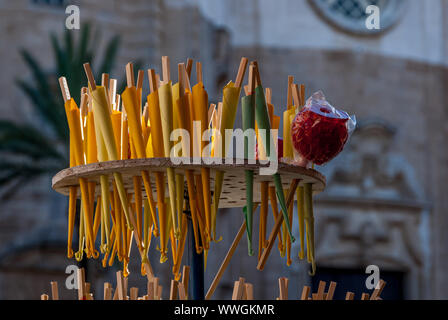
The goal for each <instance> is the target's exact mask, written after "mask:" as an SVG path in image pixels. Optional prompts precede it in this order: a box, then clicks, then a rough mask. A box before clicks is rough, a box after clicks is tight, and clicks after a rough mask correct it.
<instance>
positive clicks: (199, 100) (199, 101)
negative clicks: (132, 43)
mask: <svg viewBox="0 0 448 320" xmlns="http://www.w3.org/2000/svg"><path fill="white" fill-rule="evenodd" d="M196 72H197V77H198V83H197V84H196V85H195V86H194V87H193V89H192V94H193V103H194V121H199V123H200V130H199V134H197V135H198V137H197V139H198V142H197V144H198V146H199V147H200V150H199V154H194V156H195V157H202V156H203V155H202V150H204V148H205V146H206V141H202V135H203V133H204V131H205V130H207V129H208V110H207V105H208V95H207V92H206V91H205V89H204V84H203V83H202V67H201V64H200V62H198V63H197V64H196ZM201 178H202V187H203V190H202V192H203V197H204V209H205V211H204V214H205V232H206V234H207V237H208V239H207V243H208V242H209V241H210V231H211V197H210V169H209V168H201Z"/></svg>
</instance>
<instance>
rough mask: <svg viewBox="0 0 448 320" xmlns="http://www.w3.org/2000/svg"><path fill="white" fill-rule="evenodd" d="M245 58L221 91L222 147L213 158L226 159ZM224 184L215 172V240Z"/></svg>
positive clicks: (213, 215)
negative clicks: (227, 130) (233, 76)
mask: <svg viewBox="0 0 448 320" xmlns="http://www.w3.org/2000/svg"><path fill="white" fill-rule="evenodd" d="M247 62H248V59H247V58H244V57H243V58H241V62H240V66H239V68H238V74H237V77H236V80H235V83H233V82H230V83H229V84H227V85H226V86H225V87H224V89H223V101H222V103H223V106H222V115H221V119H219V120H218V121H220V132H221V140H222V146H221V150H220V152H218V153H220V154H217V150H216V149H215V150H214V156H215V157H216V156H218V157H223V158H225V157H226V154H227V149H228V145H229V142H230V141H226V139H225V130H226V129H233V126H234V123H235V117H236V111H237V107H238V101H239V98H240V93H241V84H242V82H243V78H244V74H245V73H246V67H247ZM223 183H224V172H222V171H216V175H215V191H214V194H213V207H212V219H211V220H212V232H213V239H214V240H216V217H217V214H218V208H219V199H220V197H221V191H222V185H223Z"/></svg>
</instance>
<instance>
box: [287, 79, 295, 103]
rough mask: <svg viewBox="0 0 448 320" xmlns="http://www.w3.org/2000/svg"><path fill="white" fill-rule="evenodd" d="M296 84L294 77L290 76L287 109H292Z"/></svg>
mask: <svg viewBox="0 0 448 320" xmlns="http://www.w3.org/2000/svg"><path fill="white" fill-rule="evenodd" d="M293 83H294V77H293V76H288V97H287V102H286V104H287V105H286V107H287V108H290V107H291V106H292V103H293V102H292V84H293Z"/></svg>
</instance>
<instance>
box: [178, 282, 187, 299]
mask: <svg viewBox="0 0 448 320" xmlns="http://www.w3.org/2000/svg"><path fill="white" fill-rule="evenodd" d="M177 287H178V290H179V300H187V294H186V293H185V288H184V284H183V283H182V282H179V283H178V285H177Z"/></svg>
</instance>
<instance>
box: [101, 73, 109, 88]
mask: <svg viewBox="0 0 448 320" xmlns="http://www.w3.org/2000/svg"><path fill="white" fill-rule="evenodd" d="M101 85H102V86H103V87H104V88H106V90H107V91H109V74H107V73H103V74H102V75H101Z"/></svg>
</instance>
